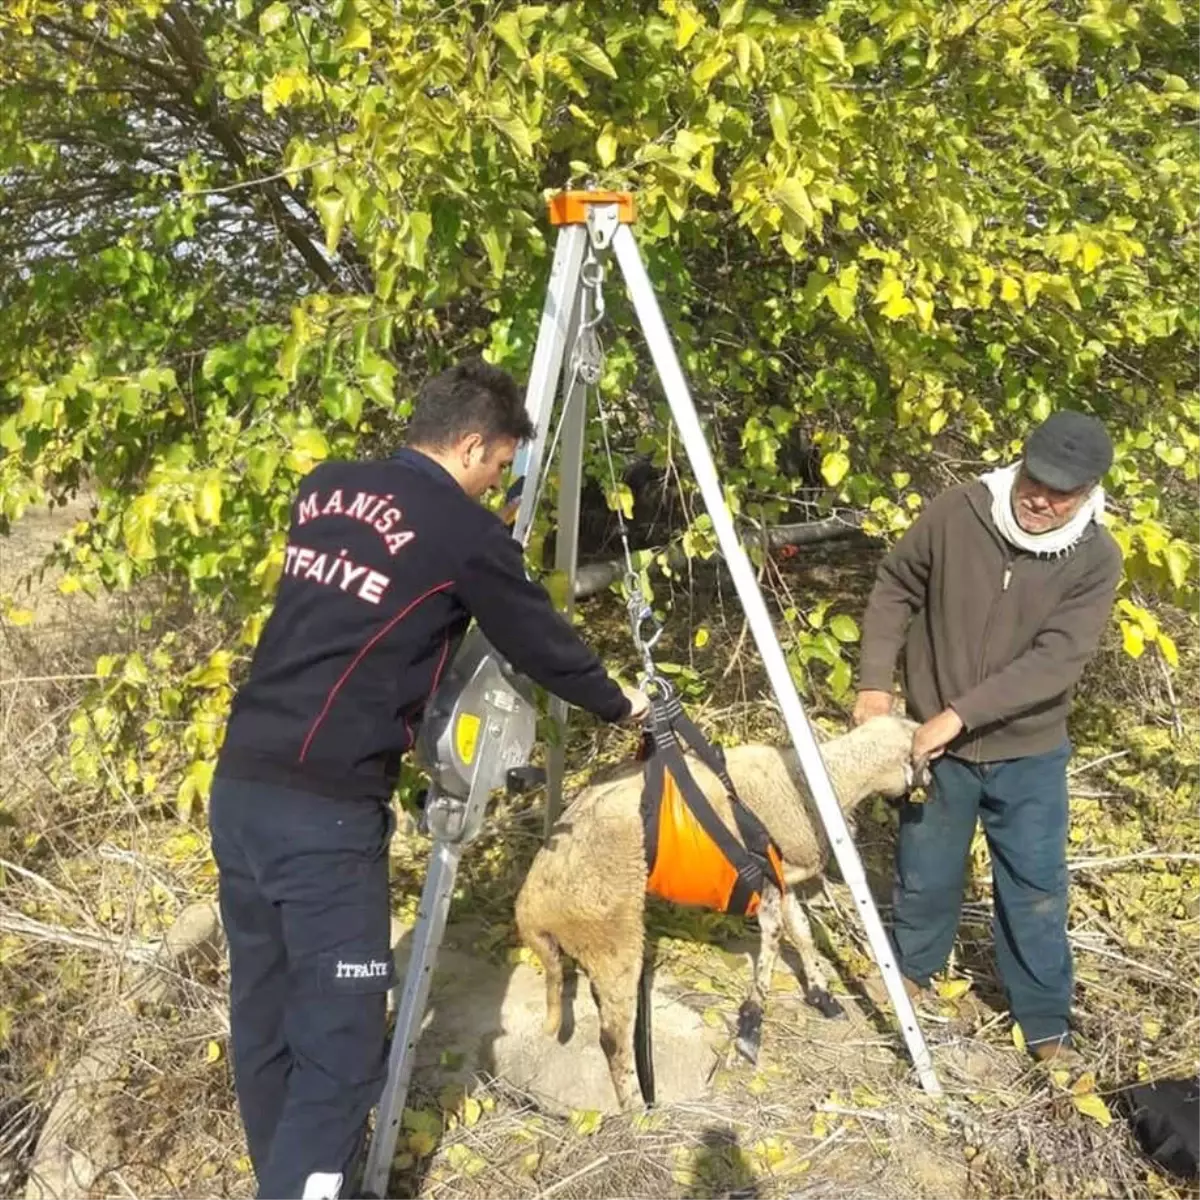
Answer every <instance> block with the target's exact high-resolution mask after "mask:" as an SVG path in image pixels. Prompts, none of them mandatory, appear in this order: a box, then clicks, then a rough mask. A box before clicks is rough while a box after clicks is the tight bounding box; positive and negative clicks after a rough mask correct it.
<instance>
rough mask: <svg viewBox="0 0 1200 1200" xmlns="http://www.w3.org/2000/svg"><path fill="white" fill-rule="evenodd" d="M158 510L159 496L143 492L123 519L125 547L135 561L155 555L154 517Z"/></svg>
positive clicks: (122, 527)
mask: <svg viewBox="0 0 1200 1200" xmlns="http://www.w3.org/2000/svg"><path fill="white" fill-rule="evenodd" d="M157 512H158V496H157V495H156V494H155V493H154V492H143V493H142V494H141V495H140V496H138V497H137V498H136V499H134V500H133V502H132V503H131V504H130V505H129V507H128V508H127V509H126V510H125V515H124V516H123V517H122V519H121V532H122V534H123V535H124V540H125V548H126V549H127V550H128V551H129V556H130V558H132V559H133V560H134V561H135V562H144V561H145V560H146V559H149V558H153V557H154V518H155V514H156V513H157Z"/></svg>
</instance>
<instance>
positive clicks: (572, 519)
mask: <svg viewBox="0 0 1200 1200" xmlns="http://www.w3.org/2000/svg"><path fill="white" fill-rule="evenodd" d="M574 323H575V322H574V321H573V322H572V325H574ZM568 374H569V364H567V366H566V368H565V369H564V385H567V384H569V379H568V378H567V376H568ZM586 426H587V386H586V384H584V382H583V381H582V380H580V379H578V378H577V379H576V380H575V386H574V387H573V388H571V390H570V391H569V392H568V394H567V398H566V410H565V412H564V413H563V432H562V457H561V459H560V462H559V486H558V539H557V545H556V546H555V551H554V567H555V570H556V571H563V572H565V573H566V577H567V608H566V617H567V620H570V619H571V616H572V614H573V613H574V611H575V573H576V570H577V569H578V566H579V508H580V496H581V493H582V490H583V443H584V436H585V431H586ZM547 465H548V464H547ZM569 711H570V710H569V708H568V706H567V704H566V703H565V702H564V701H562V700H560V699H559V698H558V697H557V696H554V697H552V698H551V700H550V715H551V717H552V718H553V720H554V723H555V725H556V727H557V729H558V735H559V736H558V744H557V745H553V746H550V747H549V749H548V751H547V755H546V766H547V786H546V820H545V830H544V836H545V837H546V838H549V836H550V830H551V828H552V827H553V825H554V822H555V821H556V820H558V814H559V813H560V812H561V811H562V785H563V775H564V773H565V766H566V764H565V755H566V749H565V742H566V738H567V719H568V713H569Z"/></svg>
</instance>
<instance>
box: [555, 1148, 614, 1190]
mask: <svg viewBox="0 0 1200 1200" xmlns="http://www.w3.org/2000/svg"><path fill="white" fill-rule="evenodd" d="M608 1159H609V1156H608V1155H607V1154H602V1155H600V1157H599V1158H597V1159H594V1160H593V1161H592V1162H590V1163H588V1165H587V1166H586V1167H580V1168H579V1170H578V1171H574V1172H572V1173H571V1174H570V1175H567V1176H566V1177H565V1178H563V1179H560V1180H559V1181H558V1182H557V1183H552V1184H551V1185H550V1186H549V1187H548V1188H546V1189H545V1190H544V1191H541V1192H538V1200H546V1198H547V1197H548V1196H554V1195H557V1194H558V1193H559V1192H561V1191H562V1190H563V1188H565V1187H568V1186H569V1185H570V1184H572V1183H574V1182H575V1180H577V1179H582V1178H583V1176H584V1175H590V1174H591V1173H592V1172H593V1171H595V1170H597V1169H599V1168H600V1167H602V1166H604V1164H605V1163H606V1162H608Z"/></svg>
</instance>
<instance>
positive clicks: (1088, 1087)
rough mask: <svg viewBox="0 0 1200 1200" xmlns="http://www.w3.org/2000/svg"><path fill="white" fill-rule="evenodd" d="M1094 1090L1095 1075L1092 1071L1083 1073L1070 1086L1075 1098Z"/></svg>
mask: <svg viewBox="0 0 1200 1200" xmlns="http://www.w3.org/2000/svg"><path fill="white" fill-rule="evenodd" d="M1095 1090H1096V1073H1095V1072H1094V1071H1084V1073H1083V1074H1082V1075H1080V1077H1079V1078H1078V1079H1077V1080H1075V1082H1074V1083H1073V1084H1072V1085H1071V1091H1072V1092H1074V1093H1075V1095H1076V1096H1086V1095H1087V1094H1088V1092H1094V1091H1095Z"/></svg>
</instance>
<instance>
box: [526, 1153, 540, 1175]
mask: <svg viewBox="0 0 1200 1200" xmlns="http://www.w3.org/2000/svg"><path fill="white" fill-rule="evenodd" d="M541 1161H542V1155H541V1152H540V1151H538V1150H531V1151H530V1152H529V1153H528V1154H524V1155H522V1156H521V1171H522V1173H523V1174H525V1175H532V1174H533V1173H534V1171H536V1170H537V1169H538V1163H540V1162H541Z"/></svg>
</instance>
